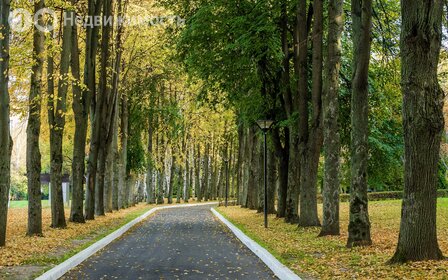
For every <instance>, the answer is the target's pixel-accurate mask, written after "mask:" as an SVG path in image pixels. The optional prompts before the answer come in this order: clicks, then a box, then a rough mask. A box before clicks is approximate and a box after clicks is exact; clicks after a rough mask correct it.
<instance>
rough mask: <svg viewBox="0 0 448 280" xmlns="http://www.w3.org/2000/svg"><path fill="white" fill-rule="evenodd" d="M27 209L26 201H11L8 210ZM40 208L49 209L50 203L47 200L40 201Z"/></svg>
mask: <svg viewBox="0 0 448 280" xmlns="http://www.w3.org/2000/svg"><path fill="white" fill-rule="evenodd" d="M26 207H28V200H17V201H11V202H10V204H9V208H26ZM42 207H44V208H45V207H50V202H49V201H48V200H42Z"/></svg>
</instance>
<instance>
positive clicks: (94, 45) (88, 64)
mask: <svg viewBox="0 0 448 280" xmlns="http://www.w3.org/2000/svg"><path fill="white" fill-rule="evenodd" d="M88 6H89V8H88V15H89V17H91V18H93V17H95V16H99V15H100V14H101V9H102V7H103V5H102V0H89V1H88ZM98 33H99V26H93V27H88V28H87V31H86V58H85V66H84V84H85V85H86V86H87V87H86V89H85V90H84V91H85V93H83V95H85V96H86V98H87V99H86V100H85V101H86V102H85V103H84V104H83V105H84V111H85V112H87V116H88V115H89V111H90V107H91V103H92V99H93V97H94V96H95V95H96V55H97V49H98V38H99V36H98ZM92 107H96V106H95V105H93V106H92ZM95 111H99V110H96V108H95ZM83 121H84V122H85V124H84V125H85V129H86V130H87V122H88V118H85V119H84V120H83ZM98 121H99V120H96V119H93V118H92V122H91V126H92V129H91V131H92V133H91V139H90V151H89V160H88V162H87V174H86V175H87V176H86V177H87V178H86V205H85V206H86V207H85V219H86V220H93V219H95V183H96V171H97V164H98V161H97V159H98V135H99V125H96V124H95V122H98ZM83 129H84V127H83ZM85 134H86V135H87V131H86V132H85Z"/></svg>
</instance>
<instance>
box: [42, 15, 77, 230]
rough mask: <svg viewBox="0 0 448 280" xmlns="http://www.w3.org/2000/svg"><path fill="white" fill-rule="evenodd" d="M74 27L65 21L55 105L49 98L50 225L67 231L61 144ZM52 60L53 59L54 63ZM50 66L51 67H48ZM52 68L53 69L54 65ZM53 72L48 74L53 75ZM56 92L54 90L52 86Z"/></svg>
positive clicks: (52, 99) (52, 96) (52, 95)
mask: <svg viewBox="0 0 448 280" xmlns="http://www.w3.org/2000/svg"><path fill="white" fill-rule="evenodd" d="M64 17H65V18H73V11H68V10H66V11H65V12H64ZM72 29H73V28H72V26H71V25H69V24H67V22H65V25H64V27H63V34H62V36H63V37H62V52H61V62H60V77H59V81H58V94H57V100H56V104H55V101H54V98H55V95H54V92H53V94H50V92H49V98H48V121H49V125H50V162H51V163H50V165H51V167H50V168H51V174H50V181H51V226H52V227H54V228H65V227H66V226H67V224H66V222H65V214H64V201H63V194H62V164H63V153H62V141H63V137H64V127H65V114H66V112H67V91H68V85H69V75H68V72H69V68H70V56H71V45H72V39H73V38H72ZM52 63H53V59H51V63H49V65H50V64H52ZM49 67H50V66H49ZM51 67H53V66H51ZM52 73H53V71H50V70H49V71H48V75H52ZM53 89H54V87H53Z"/></svg>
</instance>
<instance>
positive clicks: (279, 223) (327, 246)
mask: <svg viewBox="0 0 448 280" xmlns="http://www.w3.org/2000/svg"><path fill="white" fill-rule="evenodd" d="M348 206H349V205H348V203H342V204H341V212H340V213H341V236H338V237H317V235H318V233H319V232H320V229H319V228H307V229H303V228H298V227H297V225H290V224H285V223H284V221H283V219H277V218H276V217H275V215H270V217H269V229H267V230H266V229H264V227H263V215H262V214H257V213H256V211H252V210H248V209H243V208H240V207H237V206H234V207H228V208H224V207H219V209H218V211H219V212H220V213H222V214H223V215H224V216H225V217H226V218H228V219H229V220H230V221H232V222H233V223H234V224H235V225H236V226H238V227H239V228H240V229H241V230H243V231H244V232H245V233H246V234H247V235H249V236H250V237H251V238H253V239H254V240H255V241H257V242H259V243H260V244H261V245H262V246H264V247H265V248H266V249H268V250H269V251H270V252H271V253H272V254H273V255H275V256H276V257H277V258H278V259H279V260H280V261H282V262H283V263H284V264H285V265H287V266H289V267H290V268H292V269H293V270H294V271H295V272H296V273H298V274H299V275H300V276H302V277H303V278H305V279H306V278H320V279H448V260H445V261H440V262H429V261H428V262H418V263H408V264H404V265H393V266H390V265H386V264H385V263H386V262H387V261H388V260H389V259H390V258H391V257H392V255H393V253H394V251H395V247H396V244H397V240H398V231H399V227H400V213H401V201H398V200H393V201H375V202H370V203H369V212H370V218H371V224H372V240H373V243H374V244H373V246H370V247H366V248H354V249H347V248H346V247H345V244H346V241H347V235H348V233H347V226H348ZM319 213H322V205H319ZM437 223H438V237H439V245H440V248H441V249H442V252H443V253H444V255H445V256H447V255H448V199H446V198H445V199H439V201H438V217H437Z"/></svg>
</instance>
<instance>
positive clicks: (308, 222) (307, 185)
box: [299, 0, 323, 227]
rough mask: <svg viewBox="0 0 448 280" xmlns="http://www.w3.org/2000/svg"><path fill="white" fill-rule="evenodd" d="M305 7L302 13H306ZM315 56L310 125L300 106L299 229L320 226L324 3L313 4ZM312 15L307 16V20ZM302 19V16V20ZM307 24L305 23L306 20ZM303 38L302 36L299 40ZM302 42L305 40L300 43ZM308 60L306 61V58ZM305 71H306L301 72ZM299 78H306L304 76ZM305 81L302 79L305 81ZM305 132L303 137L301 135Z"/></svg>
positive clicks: (301, 92)
mask: <svg viewBox="0 0 448 280" xmlns="http://www.w3.org/2000/svg"><path fill="white" fill-rule="evenodd" d="M304 8H305V5H303V6H302V8H301V9H300V10H304ZM313 15H314V23H313V34H312V38H313V39H312V43H313V53H312V118H311V121H310V122H309V121H308V108H307V107H306V108H303V107H302V105H299V116H300V115H302V116H305V117H304V119H301V118H300V117H299V123H300V129H299V151H300V165H301V169H300V170H301V171H300V188H301V189H300V203H299V205H300V216H299V226H302V227H312V226H320V221H319V218H318V214H317V171H318V166H319V158H320V152H321V148H322V142H323V132H322V64H323V61H322V49H323V47H322V45H323V41H322V40H323V35H322V34H323V30H322V29H323V2H322V0H314V2H313ZM310 16H311V14H310V13H309V14H308V18H309V17H310ZM302 17H303V16H300V18H302ZM303 20H304V19H303ZM300 34H303V35H302V36H300ZM303 36H308V34H307V32H306V30H305V29H304V28H303V27H300V28H299V39H300V38H301V37H303ZM300 41H303V40H300ZM300 52H302V53H303V52H305V57H306V52H307V47H306V46H305V45H304V46H303V49H300V47H299V64H300V69H301V71H299V73H305V72H306V71H307V69H306V68H304V67H305V65H306V63H305V62H301V61H302V58H301V55H300ZM303 59H304V60H306V58H303ZM302 70H303V71H302ZM300 77H303V74H301V76H300ZM302 79H303V78H302ZM302 82H305V85H304V86H303V88H301V87H299V96H300V100H301V102H300V104H307V102H308V100H307V99H308V98H307V97H306V90H305V88H306V87H307V85H306V83H307V82H306V80H304V81H302ZM302 132H304V133H302Z"/></svg>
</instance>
